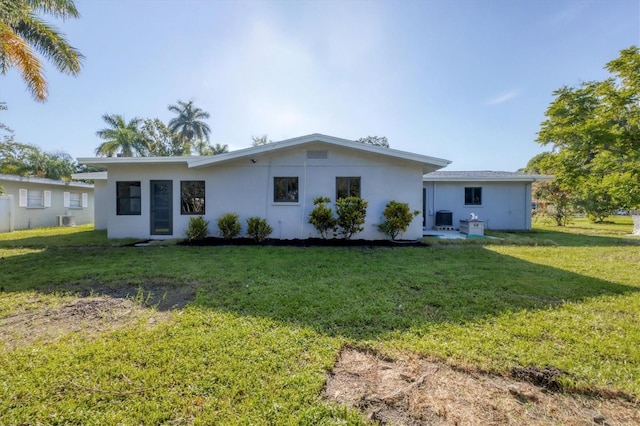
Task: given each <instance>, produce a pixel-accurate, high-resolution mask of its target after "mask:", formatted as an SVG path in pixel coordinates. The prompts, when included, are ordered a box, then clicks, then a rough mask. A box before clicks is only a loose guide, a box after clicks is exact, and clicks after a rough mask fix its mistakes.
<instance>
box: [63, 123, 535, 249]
mask: <svg viewBox="0 0 640 426" xmlns="http://www.w3.org/2000/svg"><path fill="white" fill-rule="evenodd" d="M78 162H79V163H82V164H87V165H93V166H102V167H106V168H107V172H103V173H94V174H91V175H86V174H84V175H76V176H75V177H76V178H82V179H92V180H93V181H94V183H95V226H96V229H106V230H107V233H108V236H109V237H110V238H123V237H134V238H141V239H166V238H182V237H183V236H184V231H185V229H186V227H187V224H188V222H189V218H191V217H193V216H194V215H202V216H204V217H205V218H206V219H207V220H209V221H210V222H211V226H210V231H211V232H212V234H216V232H217V229H216V225H215V224H216V220H217V219H218V218H219V217H220V216H221V215H222V214H224V213H228V212H233V213H237V214H238V215H239V217H240V221H241V222H242V224H243V227H244V228H243V230H246V219H247V218H248V217H251V216H258V217H261V218H264V219H266V220H267V222H268V223H269V224H270V225H271V226H272V228H273V229H274V232H273V234H272V235H271V238H277V239H307V238H314V237H319V235H318V233H317V232H316V230H315V229H314V228H313V226H312V225H311V224H309V223H308V216H309V213H310V212H311V210H312V209H313V199H314V198H316V197H319V196H324V197H329V198H330V199H331V200H332V202H333V201H335V200H336V199H337V198H339V197H342V196H346V195H358V196H360V197H362V198H364V199H365V200H366V201H367V202H368V209H367V216H366V223H365V230H364V231H363V232H361V233H359V234H357V235H355V236H354V238H357V239H366V240H377V239H383V238H385V236H384V234H382V233H381V232H380V231H379V230H378V228H377V226H378V225H379V224H380V223H381V222H382V221H383V218H382V212H383V210H384V208H385V205H386V204H387V203H388V202H389V201H391V200H394V201H399V202H404V203H408V204H409V206H410V208H411V210H418V211H421V212H422V213H423V214H422V215H421V216H418V217H416V218H415V219H414V221H413V222H412V223H411V225H410V227H409V229H408V230H407V232H406V233H405V234H404V235H402V236H401V238H403V239H417V238H422V236H423V235H424V232H423V231H424V229H426V228H428V229H430V228H431V227H432V226H434V225H435V218H436V215H437V212H438V211H440V210H448V211H451V212H453V213H452V217H453V218H454V219H455V220H458V219H463V218H466V216H467V215H468V213H469V211H470V209H471V207H470V206H469V205H468V204H467V203H465V191H467V189H466V188H468V187H472V188H481V189H480V190H474V191H476V195H479V196H480V197H481V198H482V200H481V202H480V203H474V204H473V210H474V212H475V213H476V214H477V215H478V216H479V217H480V218H481V219H485V220H487V225H488V227H489V228H492V229H514V230H515V229H530V228H531V182H532V179H535V177H533V176H529V175H519V174H518V175H517V174H511V175H507V174H501V175H499V176H498V175H495V176H493V178H491V179H490V178H488V177H487V176H485V177H482V176H481V173H478V172H473V173H471V174H469V172H455V173H462V174H461V175H457V174H450V173H445V172H437V170H439V169H442V168H444V167H446V166H447V165H449V164H450V163H451V162H450V161H449V160H444V159H441V158H435V157H429V156H425V155H420V154H414V153H410V152H405V151H399V150H395V149H389V148H383V147H377V146H372V145H368V144H363V143H359V142H354V141H350V140H346V139H340V138H336V137H332V136H326V135H322V134H312V135H307V136H301V137H298V138H293V139H288V140H284V141H280V142H274V143H269V144H267V145H262V146H257V147H251V148H247V149H242V150H238V151H234V152H230V153H226V154H220V155H215V156H194V157H107V158H104V157H101V158H79V159H78ZM438 173H440V174H438ZM451 173H453V172H451ZM465 173H466V174H465ZM467 192H468V191H467ZM480 193H481V194H480Z"/></svg>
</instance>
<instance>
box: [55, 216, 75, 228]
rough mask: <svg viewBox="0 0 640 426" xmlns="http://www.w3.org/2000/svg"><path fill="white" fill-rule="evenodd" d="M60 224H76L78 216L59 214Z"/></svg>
mask: <svg viewBox="0 0 640 426" xmlns="http://www.w3.org/2000/svg"><path fill="white" fill-rule="evenodd" d="M57 218H58V226H76V218H75V217H73V216H57Z"/></svg>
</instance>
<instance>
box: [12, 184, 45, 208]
mask: <svg viewBox="0 0 640 426" xmlns="http://www.w3.org/2000/svg"><path fill="white" fill-rule="evenodd" d="M18 196H19V200H18V206H19V207H26V208H32V209H39V208H44V207H51V191H45V190H42V189H20V190H19V191H18Z"/></svg>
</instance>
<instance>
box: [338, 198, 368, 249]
mask: <svg viewBox="0 0 640 426" xmlns="http://www.w3.org/2000/svg"><path fill="white" fill-rule="evenodd" d="M368 205H369V204H368V203H367V202H366V201H365V200H363V199H362V198H360V197H344V198H340V199H339V200H338V201H336V214H337V215H338V220H337V226H338V228H339V229H340V234H341V235H342V236H343V237H344V238H345V239H347V240H348V239H350V238H351V237H352V236H353V235H354V234H357V233H358V232H362V231H364V226H363V225H364V219H365V217H366V215H367V206H368Z"/></svg>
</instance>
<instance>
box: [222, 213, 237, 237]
mask: <svg viewBox="0 0 640 426" xmlns="http://www.w3.org/2000/svg"><path fill="white" fill-rule="evenodd" d="M240 228H241V225H240V221H239V220H238V214H237V213H225V214H223V215H222V216H220V217H219V218H218V229H219V230H220V235H221V236H222V238H224V239H225V240H230V239H232V238H234V237H237V236H238V235H240Z"/></svg>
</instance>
